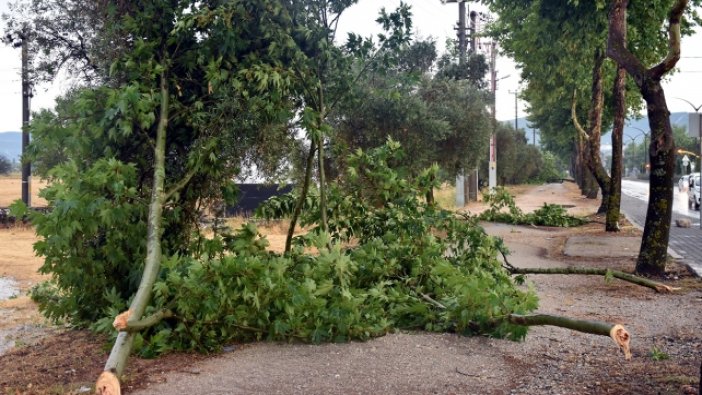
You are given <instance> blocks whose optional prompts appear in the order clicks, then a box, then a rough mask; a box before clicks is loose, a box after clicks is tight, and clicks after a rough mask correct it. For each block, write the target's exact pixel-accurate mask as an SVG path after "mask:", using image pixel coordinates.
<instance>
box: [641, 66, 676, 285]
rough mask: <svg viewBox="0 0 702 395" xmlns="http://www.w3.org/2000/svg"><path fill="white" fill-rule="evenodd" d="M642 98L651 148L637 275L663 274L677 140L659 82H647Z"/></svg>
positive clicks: (671, 203)
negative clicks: (648, 127)
mask: <svg viewBox="0 0 702 395" xmlns="http://www.w3.org/2000/svg"><path fill="white" fill-rule="evenodd" d="M641 93H642V95H643V97H644V99H645V100H646V104H647V106H648V119H649V125H650V127H651V143H650V145H649V163H650V164H651V172H650V175H649V201H648V209H647V211H646V225H645V226H644V232H643V237H642V239H641V250H640V252H639V257H638V259H637V261H636V272H637V273H641V274H647V275H663V274H664V273H665V263H666V260H667V258H668V242H669V240H670V221H671V218H672V215H673V198H674V197H673V193H674V191H673V173H674V172H675V141H674V139H673V129H672V127H671V126H670V112H669V111H668V106H667V104H666V101H665V95H664V92H663V88H662V87H661V83H660V80H650V79H649V80H647V81H646V84H645V85H644V87H643V88H642V92H641Z"/></svg>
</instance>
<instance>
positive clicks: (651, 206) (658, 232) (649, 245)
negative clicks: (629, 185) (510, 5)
mask: <svg viewBox="0 0 702 395" xmlns="http://www.w3.org/2000/svg"><path fill="white" fill-rule="evenodd" d="M687 3H688V1H687V0H676V1H675V2H674V3H673V4H672V6H671V7H670V10H669V12H668V17H667V22H668V28H667V31H668V38H669V41H668V43H669V44H668V53H667V55H666V56H665V58H663V59H662V60H661V61H660V62H659V63H658V64H656V65H654V66H653V67H646V66H645V64H644V63H643V62H642V61H641V59H639V58H638V57H636V55H634V54H633V53H632V52H631V51H630V50H629V49H628V48H627V38H626V37H627V35H626V31H627V8H628V6H629V1H628V0H616V1H614V2H613V3H612V5H611V10H610V14H609V38H608V41H607V44H608V45H607V55H608V56H609V57H610V58H612V59H613V60H614V61H616V62H617V64H618V65H620V66H621V67H623V68H624V69H626V71H627V73H629V75H630V76H631V77H632V78H633V79H634V81H635V82H636V85H637V86H638V87H639V90H640V92H641V95H642V96H643V98H644V100H645V101H646V105H647V110H648V119H649V125H650V128H651V143H650V146H649V163H651V173H650V181H649V196H650V198H649V202H648V210H647V212H646V224H645V226H644V234H643V238H642V240H641V250H640V252H639V257H638V259H637V261H636V271H637V272H638V273H642V274H648V275H662V274H664V273H665V264H666V260H667V257H668V239H669V237H670V220H671V216H672V212H673V173H674V171H675V141H674V138H673V129H672V127H671V125H670V112H669V111H668V105H667V103H666V99H665V93H664V91H663V87H662V86H661V79H662V78H663V76H664V75H665V74H666V73H668V72H669V71H671V70H672V69H673V68H674V67H675V64H676V63H677V62H678V60H679V59H680V35H681V34H680V29H681V23H682V17H683V13H684V12H685V7H687ZM649 15H650V13H649ZM647 23H656V21H647Z"/></svg>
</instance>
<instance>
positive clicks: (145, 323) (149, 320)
mask: <svg viewBox="0 0 702 395" xmlns="http://www.w3.org/2000/svg"><path fill="white" fill-rule="evenodd" d="M123 315H126V318H124V319H120V318H121V317H122V316H123ZM129 315H130V314H129V310H127V311H126V312H124V313H122V314H120V315H118V316H117V318H116V319H115V322H114V324H113V326H114V327H115V329H117V330H118V331H120V332H139V331H141V330H144V329H146V328H151V327H152V326H154V325H156V324H158V323H159V322H161V321H163V320H165V319H166V318H171V317H174V314H173V312H172V311H170V310H161V311H159V312H157V313H154V314H151V315H150V316H148V317H144V318H142V319H140V320H137V321H129Z"/></svg>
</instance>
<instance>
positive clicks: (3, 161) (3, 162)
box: [0, 155, 12, 174]
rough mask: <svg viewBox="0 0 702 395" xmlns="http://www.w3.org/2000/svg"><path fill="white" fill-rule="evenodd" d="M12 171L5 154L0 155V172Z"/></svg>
mask: <svg viewBox="0 0 702 395" xmlns="http://www.w3.org/2000/svg"><path fill="white" fill-rule="evenodd" d="M11 171H12V162H10V160H9V159H7V157H5V155H0V174H9V173H10V172H11Z"/></svg>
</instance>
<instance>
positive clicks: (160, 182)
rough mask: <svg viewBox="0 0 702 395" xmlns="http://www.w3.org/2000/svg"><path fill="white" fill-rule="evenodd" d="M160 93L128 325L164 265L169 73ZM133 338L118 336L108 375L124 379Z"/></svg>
mask: <svg viewBox="0 0 702 395" xmlns="http://www.w3.org/2000/svg"><path fill="white" fill-rule="evenodd" d="M160 91H161V107H160V114H159V122H158V126H157V128H156V141H155V144H154V180H153V187H152V190H151V202H150V204H149V217H148V228H147V244H146V262H145V265H144V272H143V274H142V277H141V282H140V283H139V288H138V290H137V293H136V295H135V296H134V299H133V300H132V303H131V305H130V306H129V311H130V317H129V319H128V322H136V321H139V320H140V318H141V316H142V315H143V314H144V311H145V310H146V306H147V305H148V304H149V301H150V300H151V293H152V290H153V284H154V282H155V281H156V278H157V276H158V272H159V269H160V265H161V255H162V250H161V235H162V232H163V228H162V220H163V218H162V213H163V205H164V203H165V199H166V194H165V192H164V183H165V178H166V167H165V157H166V132H167V128H168V117H169V108H168V107H169V100H168V99H169V88H168V82H167V75H166V71H163V72H162V73H161V83H160ZM134 336H135V335H134V333H132V332H120V333H119V335H117V340H115V344H114V346H113V347H112V351H111V352H110V356H109V358H108V359H107V362H106V363H105V368H104V371H105V372H109V373H110V374H112V375H114V376H116V377H117V378H119V377H120V376H121V375H122V373H123V372H124V367H125V365H126V363H127V358H128V357H129V354H130V352H131V350H132V346H133V343H134ZM108 376H109V375H108Z"/></svg>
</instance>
